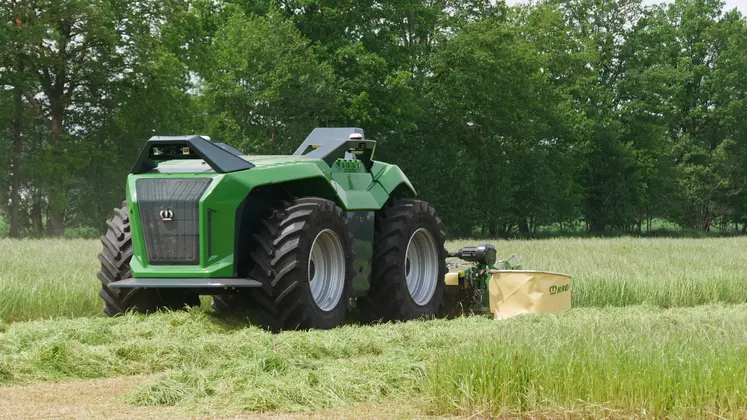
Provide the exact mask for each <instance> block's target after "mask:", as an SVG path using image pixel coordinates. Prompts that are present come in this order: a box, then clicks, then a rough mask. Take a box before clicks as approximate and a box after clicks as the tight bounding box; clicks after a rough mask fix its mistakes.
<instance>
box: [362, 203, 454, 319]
mask: <svg viewBox="0 0 747 420" xmlns="http://www.w3.org/2000/svg"><path fill="white" fill-rule="evenodd" d="M375 223H376V225H375V226H376V227H375V232H374V247H373V262H372V267H371V288H370V290H369V292H368V295H367V296H365V297H362V298H359V299H358V307H359V308H360V309H361V313H362V316H363V318H364V320H367V321H396V320H403V321H404V320H411V319H418V318H433V317H436V316H438V315H439V313H440V310H441V305H442V303H443V291H444V277H445V276H446V272H447V270H446V257H447V252H446V249H445V248H444V242H445V234H444V232H443V226H442V223H441V219H439V218H438V216H437V215H436V211H435V210H434V209H433V208H432V207H431V206H430V205H428V203H426V202H424V201H420V200H414V199H399V200H394V201H393V202H391V203H390V204H388V205H387V206H386V207H385V208H383V209H381V210H380V211H378V212H377V214H376V221H375ZM420 229H425V230H426V231H427V232H428V233H429V234H430V236H431V238H432V239H433V242H435V249H436V254H437V267H438V268H437V273H438V274H437V278H436V279H435V281H436V284H435V290H434V292H433V295H432V296H431V297H430V299H429V300H427V301H426V302H424V303H422V304H418V303H416V302H415V300H413V297H412V296H411V294H410V291H409V289H408V287H407V263H406V261H407V247H408V244H409V241H410V238H411V237H412V236H413V234H414V233H415V232H417V231H418V230H420Z"/></svg>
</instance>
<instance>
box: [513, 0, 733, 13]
mask: <svg viewBox="0 0 747 420" xmlns="http://www.w3.org/2000/svg"><path fill="white" fill-rule="evenodd" d="M669 2H670V1H667V0H663V1H662V0H643V3H644V4H656V3H669ZM506 3H508V4H516V3H524V1H523V0H506ZM735 7H736V8H737V9H739V11H740V12H742V14H743V15H747V0H726V8H725V10H731V9H733V8H735Z"/></svg>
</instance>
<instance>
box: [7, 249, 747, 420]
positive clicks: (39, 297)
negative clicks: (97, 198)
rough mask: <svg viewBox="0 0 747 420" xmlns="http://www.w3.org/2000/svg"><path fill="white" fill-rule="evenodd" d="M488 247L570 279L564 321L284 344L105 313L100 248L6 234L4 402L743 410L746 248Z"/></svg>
mask: <svg viewBox="0 0 747 420" xmlns="http://www.w3.org/2000/svg"><path fill="white" fill-rule="evenodd" d="M472 243H473V242H472V241H464V242H462V241H455V242H451V243H449V244H447V245H448V248H450V249H455V248H458V247H460V246H462V245H466V244H472ZM494 243H496V245H498V248H499V253H500V254H501V255H502V256H504V255H505V256H507V255H509V254H510V253H511V252H515V253H517V254H518V255H519V256H520V257H521V262H522V266H523V267H524V268H531V269H542V270H552V271H561V272H566V273H568V274H571V275H572V276H573V305H574V309H573V310H571V311H569V312H566V313H563V314H559V315H542V316H526V317H519V318H514V319H510V320H506V321H500V322H498V321H494V320H492V319H489V318H486V317H480V316H474V317H467V318H460V319H455V320H436V321H428V322H424V321H416V322H408V323H399V324H386V325H375V326H363V325H347V326H344V327H341V328H338V329H335V330H332V331H311V332H285V333H282V334H270V333H267V332H264V331H262V330H260V329H259V328H257V327H255V326H251V325H249V324H248V323H247V322H244V321H243V320H235V319H225V318H218V317H215V316H213V314H212V313H211V312H210V311H209V310H207V309H205V308H202V309H196V310H193V311H190V312H176V313H164V314H156V315H153V316H139V315H128V316H124V317H119V318H115V319H109V318H105V317H103V316H101V315H100V312H101V304H100V301H99V299H98V297H97V282H96V279H95V272H96V270H97V262H96V253H97V252H98V248H99V245H98V244H97V243H96V241H90V240H58V241H53V240H49V241H47V240H45V241H11V240H0V255H2V256H3V257H2V259H0V319H2V320H0V386H5V388H0V395H10V396H13V395H30V396H33V395H37V394H39V395H48V394H50V393H53V394H59V395H75V398H73V399H72V400H75V401H77V400H80V401H84V400H86V398H88V399H89V400H96V401H94V402H91V407H94V408H96V409H99V408H100V407H114V408H112V409H113V410H115V411H121V410H147V411H137V413H144V412H145V413H149V414H148V415H153V416H154V417H159V416H162V417H173V416H178V414H174V413H182V414H184V413H189V414H201V415H207V416H213V415H227V416H233V415H235V414H236V413H252V412H307V411H316V410H322V411H321V412H323V413H326V412H328V411H324V410H333V411H332V412H335V413H340V412H339V411H334V410H342V411H341V413H342V414H341V418H345V417H350V416H353V415H354V416H357V417H361V416H363V415H364V414H365V413H366V412H369V411H370V413H373V414H372V416H370V417H368V418H378V417H388V416H389V415H388V414H382V413H393V414H392V415H391V416H392V417H394V416H399V417H413V416H414V417H422V416H429V415H434V416H457V417H467V416H471V415H478V416H489V415H496V416H512V415H516V414H521V415H530V416H535V415H536V416H540V417H542V416H550V417H576V418H587V417H629V416H638V417H662V416H672V417H678V418H693V417H712V418H744V417H745V416H747V274H745V273H747V258H745V257H744V256H743V250H744V249H745V248H746V247H747V239H743V238H728V239H727V238H724V239H625V238H619V239H552V240H542V241H495V242H494ZM128 378H129V379H128ZM80 381H84V382H80ZM85 381H91V382H85ZM102 381H103V382H102ZM107 381H108V382H107ZM112 381H113V382H112ZM117 381H120V382H117ZM52 383H54V384H55V385H54V387H55V388H54V391H50V390H49V389H47V388H44V391H41V390H39V389H38V388H34V387H39V386H52V385H51V384H52ZM47 384H49V385H47ZM116 384H121V385H116ZM101 386H106V387H109V388H110V389H112V393H111V394H112V395H114V397H111V398H114V399H113V400H111V401H109V402H108V403H107V404H109V405H106V404H102V403H99V402H98V399H99V398H101V397H100V396H99V394H96V393H95V392H98V391H95V390H96V389H99V388H100V387H101ZM9 398H10V397H9ZM29 398H32V399H33V397H29ZM39 398H42V397H39ZM43 398H48V397H43ZM69 400H70V398H69V397H68V399H67V400H65V403H64V404H74V402H69ZM112 401H113V402H112ZM14 403H15V402H14V401H12V400H6V401H5V402H4V400H3V398H2V397H1V396H0V411H2V410H5V411H6V412H12V413H15V412H14V411H13V409H14V408H13V407H14V406H13V404H14ZM31 403H33V404H37V405H39V404H41V403H40V402H39V400H33V401H31ZM4 404H5V405H4ZM8 404H10V405H8ZM17 404H20V403H17ZM23 404H26V405H28V404H29V401H24V402H23ZM39 406H40V407H41V406H43V404H41V405H39ZM23 407H25V405H24V406H23ZM54 407H55V408H54V410H52V411H54V412H56V411H55V410H57V408H58V407H57V406H54ZM65 407H67V409H71V408H70V407H68V406H67V405H66V406H65ZM97 407H98V408H97ZM360 407H364V408H360ZM403 407H406V408H407V410H406V411H405V414H403V413H402V409H403ZM17 409H18V412H19V413H24V412H25V411H23V410H25V409H24V408H22V406H21V405H18V407H17ZM50 410H51V409H50ZM102 410H103V409H102ZM150 410H154V411H150ZM159 410H177V411H159ZM180 410H181V411H180ZM391 410H394V411H391ZM121 412H126V411H121ZM317 412H319V411H317ZM31 413H32V414H38V413H34V412H33V411H32V412H31ZM159 413H160V414H159ZM166 413H168V414H166ZM109 415H110V412H109V411H107V412H106V413H103V414H101V416H102V417H108V416H109ZM136 416H138V417H139V416H140V414H138V415H136ZM85 417H90V418H95V417H96V415H93V414H91V413H88V412H87V413H86V415H85ZM364 417H365V416H364Z"/></svg>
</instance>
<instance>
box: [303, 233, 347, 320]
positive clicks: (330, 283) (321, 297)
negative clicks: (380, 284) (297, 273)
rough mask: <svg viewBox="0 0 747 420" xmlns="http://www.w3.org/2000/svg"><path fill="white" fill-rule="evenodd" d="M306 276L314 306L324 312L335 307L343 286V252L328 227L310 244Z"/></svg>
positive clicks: (334, 234)
mask: <svg viewBox="0 0 747 420" xmlns="http://www.w3.org/2000/svg"><path fill="white" fill-rule="evenodd" d="M308 278H309V286H310V288H311V296H312V297H313V298H314V302H316V306H318V307H319V309H321V310H323V311H325V312H326V311H331V310H332V309H334V308H335V307H337V304H338V303H339V302H340V298H341V297H342V290H343V288H344V287H345V252H344V251H343V249H342V242H341V241H340V238H339V237H338V236H337V234H336V233H335V232H333V231H332V230H330V229H324V230H323V231H321V232H319V234H318V235H316V238H314V242H313V243H312V244H311V252H310V253H309V262H308Z"/></svg>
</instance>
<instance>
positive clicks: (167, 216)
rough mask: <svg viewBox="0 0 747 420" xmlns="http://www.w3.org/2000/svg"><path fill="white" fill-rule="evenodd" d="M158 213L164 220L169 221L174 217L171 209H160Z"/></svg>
mask: <svg viewBox="0 0 747 420" xmlns="http://www.w3.org/2000/svg"><path fill="white" fill-rule="evenodd" d="M158 214H159V215H160V216H161V220H163V221H164V222H170V221H171V219H172V218H173V217H174V212H173V211H171V209H166V210H161V211H160V212H158Z"/></svg>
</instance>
